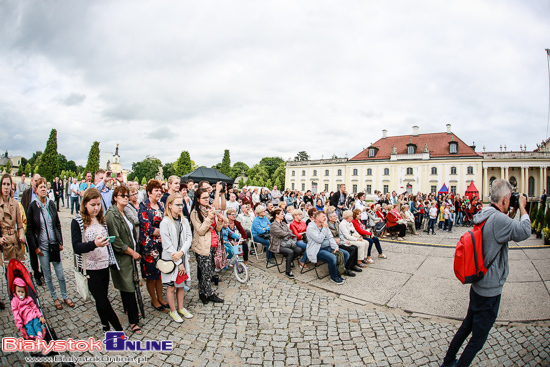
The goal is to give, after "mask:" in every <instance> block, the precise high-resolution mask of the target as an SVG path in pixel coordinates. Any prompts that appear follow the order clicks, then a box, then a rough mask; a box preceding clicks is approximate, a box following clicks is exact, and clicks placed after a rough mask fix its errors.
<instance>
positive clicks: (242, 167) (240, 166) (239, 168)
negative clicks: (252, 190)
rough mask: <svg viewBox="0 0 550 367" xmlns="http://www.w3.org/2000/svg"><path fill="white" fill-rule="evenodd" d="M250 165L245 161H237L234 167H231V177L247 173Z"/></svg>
mask: <svg viewBox="0 0 550 367" xmlns="http://www.w3.org/2000/svg"><path fill="white" fill-rule="evenodd" d="M248 169H249V168H248V166H247V165H246V163H243V162H237V163H235V164H234V165H233V167H231V175H229V177H231V178H237V177H239V176H240V175H241V174H242V173H243V172H244V174H245V175H246V173H247V172H248Z"/></svg>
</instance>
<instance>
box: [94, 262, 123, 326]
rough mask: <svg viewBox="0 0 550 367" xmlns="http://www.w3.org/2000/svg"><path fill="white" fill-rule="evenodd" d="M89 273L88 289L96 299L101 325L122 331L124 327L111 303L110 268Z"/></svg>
mask: <svg viewBox="0 0 550 367" xmlns="http://www.w3.org/2000/svg"><path fill="white" fill-rule="evenodd" d="M87 273H88V276H89V278H88V289H89V290H90V293H91V294H92V297H94V300H95V308H96V310H97V314H98V315H99V319H100V320H101V324H102V325H103V326H104V327H106V328H107V327H109V324H111V326H112V327H113V328H114V329H115V330H116V331H122V325H120V321H119V320H118V316H117V315H116V313H115V310H113V307H112V306H111V302H109V297H107V295H108V293H109V268H105V269H101V270H87Z"/></svg>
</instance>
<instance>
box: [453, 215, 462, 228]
mask: <svg viewBox="0 0 550 367" xmlns="http://www.w3.org/2000/svg"><path fill="white" fill-rule="evenodd" d="M458 225H462V212H458V213H456V221H455V226H458Z"/></svg>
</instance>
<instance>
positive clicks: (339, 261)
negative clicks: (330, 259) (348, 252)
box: [334, 251, 346, 275]
mask: <svg viewBox="0 0 550 367" xmlns="http://www.w3.org/2000/svg"><path fill="white" fill-rule="evenodd" d="M334 256H336V267H337V268H338V275H342V274H345V273H346V264H345V261H344V260H345V259H346V258H345V257H344V253H343V252H342V251H336V252H335V253H334Z"/></svg>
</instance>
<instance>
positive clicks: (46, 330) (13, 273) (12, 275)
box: [7, 259, 74, 366]
mask: <svg viewBox="0 0 550 367" xmlns="http://www.w3.org/2000/svg"><path fill="white" fill-rule="evenodd" d="M17 278H19V279H21V280H23V282H24V283H25V286H26V288H27V294H28V295H29V296H30V297H31V298H32V299H33V301H34V303H35V304H36V306H37V307H38V309H39V310H40V313H42V317H44V318H45V319H46V323H45V324H43V325H42V330H43V335H44V337H43V339H44V341H45V342H46V343H48V342H49V341H50V340H57V339H58V338H57V334H56V333H55V330H54V329H53V327H52V326H51V325H49V323H48V321H47V318H46V315H45V314H44V310H43V308H42V304H41V303H40V299H39V298H38V296H37V294H36V289H35V286H34V283H33V281H32V277H31V275H30V273H29V271H28V270H27V268H26V267H25V265H23V263H22V262H21V261H19V260H17V259H11V260H10V261H9V264H8V270H7V284H8V296H9V299H10V301H11V300H12V298H13V297H16V295H15V284H14V281H15V279H17ZM19 331H20V332H21V337H22V338H24V339H30V338H29V336H28V335H27V332H26V330H25V328H24V327H23V328H21V329H20V330H19ZM57 354H58V353H57V352H51V353H50V354H48V356H54V355H57ZM30 355H31V356H33V357H42V356H44V355H43V354H42V353H36V354H30ZM37 365H38V366H42V365H43V364H38V363H37V364H35V366H37ZM59 365H61V366H74V364H73V363H60V364H59Z"/></svg>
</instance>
